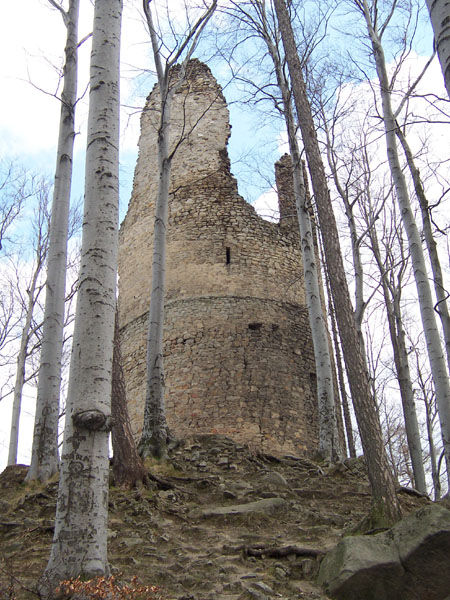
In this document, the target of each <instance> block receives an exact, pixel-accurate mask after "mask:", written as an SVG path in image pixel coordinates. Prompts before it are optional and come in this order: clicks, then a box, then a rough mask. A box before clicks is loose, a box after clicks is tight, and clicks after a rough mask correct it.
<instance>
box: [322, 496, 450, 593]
mask: <svg viewBox="0 0 450 600" xmlns="http://www.w3.org/2000/svg"><path fill="white" fill-rule="evenodd" d="M449 557H450V511H448V510H447V509H445V508H443V507H441V506H438V505H434V504H430V505H428V506H425V507H423V508H420V509H419V510H417V511H416V512H414V513H412V514H411V515H409V516H408V517H406V518H405V519H402V520H401V521H400V522H399V523H397V524H396V525H395V526H394V527H393V528H392V529H390V530H388V531H386V532H383V533H379V534H377V535H372V536H357V537H348V538H345V539H344V540H342V541H341V542H340V543H339V544H338V545H337V546H336V547H335V548H334V549H333V550H331V551H330V552H329V553H328V554H327V555H326V556H325V558H324V560H323V561H322V564H321V567H320V571H319V579H318V580H319V583H320V584H321V585H322V586H323V587H324V588H325V590H326V592H327V594H328V595H329V596H330V597H331V598H334V599H336V600H447V599H448V598H450V558H449Z"/></svg>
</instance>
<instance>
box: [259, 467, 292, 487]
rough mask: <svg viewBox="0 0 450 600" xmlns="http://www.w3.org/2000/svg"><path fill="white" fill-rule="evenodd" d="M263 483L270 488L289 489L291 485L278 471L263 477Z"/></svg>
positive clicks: (270, 472)
mask: <svg viewBox="0 0 450 600" xmlns="http://www.w3.org/2000/svg"><path fill="white" fill-rule="evenodd" d="M263 482H264V483H265V484H266V485H268V486H269V487H270V488H275V489H278V488H282V489H284V488H288V487H289V484H288V482H287V481H286V479H285V478H284V477H283V475H281V473H277V472H276V471H269V472H268V473H266V474H265V475H264V477H263Z"/></svg>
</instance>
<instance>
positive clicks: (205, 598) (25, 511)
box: [0, 435, 427, 600]
mask: <svg viewBox="0 0 450 600" xmlns="http://www.w3.org/2000/svg"><path fill="white" fill-rule="evenodd" d="M151 471H152V473H153V474H154V475H155V476H156V478H157V479H158V480H159V482H158V483H155V482H154V489H151V490H147V489H140V490H133V491H124V490H120V489H116V488H111V493H110V521H109V560H110V563H111V567H112V571H113V572H115V573H121V574H122V575H121V579H122V580H125V581H129V580H130V579H131V577H132V576H133V575H137V576H138V578H139V581H140V582H141V583H143V584H146V585H159V586H161V588H162V595H163V597H164V598H166V599H178V600H213V599H214V600H238V599H239V600H247V599H255V600H268V599H271V598H278V599H279V600H283V599H285V600H287V599H289V600H291V599H292V600H294V599H309V600H324V599H325V598H326V596H325V595H324V594H323V592H321V591H320V589H319V588H318V587H317V586H316V585H315V584H314V578H315V575H316V572H317V567H318V563H319V561H320V557H321V553H322V552H324V551H327V550H328V549H330V548H331V547H332V546H333V545H334V544H335V543H336V542H337V541H339V539H340V538H341V537H342V535H344V534H345V533H346V532H348V531H349V530H351V529H352V528H353V527H354V526H355V525H356V524H357V523H358V522H359V521H360V520H361V519H362V518H363V517H364V516H365V515H366V514H367V512H368V509H369V505H370V494H369V486H368V483H367V479H366V476H365V472H364V465H363V463H362V461H361V460H356V461H351V462H349V463H348V464H340V465H337V466H332V467H323V466H322V467H320V466H319V465H316V464H314V463H312V462H310V461H308V460H306V459H303V458H299V457H292V456H286V457H283V458H276V457H271V456H268V455H261V454H255V453H253V452H251V451H250V450H249V449H248V448H247V447H246V446H243V445H239V444H236V443H234V442H232V441H231V440H229V439H227V438H224V437H221V436H217V435H211V436H194V437H192V438H190V439H188V440H185V441H184V442H182V443H181V444H180V446H179V447H178V448H177V449H175V450H174V451H172V454H171V459H170V462H169V463H165V464H158V463H154V464H152V465H151ZM25 473H26V467H23V466H17V467H8V468H7V469H6V470H5V471H4V472H3V474H1V475H0V512H1V516H0V557H1V560H2V563H1V572H0V600H3V599H5V600H6V598H10V599H14V598H17V600H22V599H24V600H28V599H32V598H37V596H36V595H35V593H33V589H34V588H35V586H36V581H37V578H38V577H39V575H40V573H42V570H43V568H44V567H45V564H46V560H47V557H48V554H49V547H50V543H51V538H52V531H53V525H52V519H53V516H54V511H55V502H56V489H57V483H56V482H53V483H50V484H49V485H47V486H46V487H37V486H30V485H26V484H25V483H23V478H24V476H25ZM401 502H402V506H403V508H404V510H405V512H410V511H411V510H412V509H414V508H416V507H418V506H420V505H422V504H423V503H426V502H427V500H425V499H418V498H413V497H411V496H409V495H406V494H401ZM12 590H14V593H15V595H13V593H12Z"/></svg>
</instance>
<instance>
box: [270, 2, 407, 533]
mask: <svg viewBox="0 0 450 600" xmlns="http://www.w3.org/2000/svg"><path fill="white" fill-rule="evenodd" d="M274 5H275V10H276V14H277V19H278V24H279V28H280V32H281V37H282V41H283V46H284V50H285V54H286V60H287V64H288V69H289V74H290V77H291V82H292V89H293V94H294V100H295V106H296V110H297V116H298V120H299V126H300V130H301V134H302V139H303V144H304V147H305V152H306V157H307V161H308V167H309V172H310V174H311V179H312V185H313V191H314V196H315V201H316V204H317V211H318V215H319V226H320V228H321V230H322V237H323V240H324V247H325V256H326V262H327V269H328V273H329V276H330V284H331V289H332V293H333V298H334V304H335V307H336V318H337V322H338V327H339V332H340V336H341V341H342V348H343V353H344V360H345V364H346V369H347V374H348V378H349V384H350V386H351V393H352V400H353V402H354V406H355V414H356V418H357V420H358V426H359V430H360V433H361V441H362V445H363V449H364V454H365V457H366V461H367V466H368V471H369V479H370V483H371V488H372V498H373V508H372V520H373V521H374V522H377V523H382V522H384V523H390V522H393V521H395V520H397V519H398V518H399V517H400V507H399V504H398V500H397V497H396V494H395V482H394V478H393V476H392V473H391V471H390V468H389V463H388V459H387V456H386V452H385V449H384V445H383V439H382V434H381V427H380V423H379V420H378V415H377V411H376V406H375V402H374V398H373V396H372V394H371V391H370V386H369V377H368V373H367V367H366V365H365V363H364V359H363V354H362V351H361V345H360V340H359V338H358V335H357V332H356V327H355V319H354V315H353V307H352V304H351V301H350V294H349V291H348V287H347V281H346V278H345V271H344V267H343V261H342V255H341V250H340V244H339V237H338V233H337V226H336V220H335V217H334V214H333V211H332V208H331V204H330V199H329V193H328V188H327V181H326V176H325V171H324V167H323V163H322V159H321V156H320V150H319V145H318V141H317V135H316V131H315V127H314V121H313V118H312V113H311V107H310V104H309V102H308V99H307V95H306V87H305V82H304V80H303V73H302V69H301V65H300V60H299V57H298V54H297V48H296V45H295V40H294V34H293V31H292V25H291V22H290V19H289V13H288V10H287V7H286V4H285V2H284V0H274Z"/></svg>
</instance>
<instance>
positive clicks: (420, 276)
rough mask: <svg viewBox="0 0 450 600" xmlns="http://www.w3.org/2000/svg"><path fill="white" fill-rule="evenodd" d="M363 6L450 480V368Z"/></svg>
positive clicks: (384, 78)
mask: <svg viewBox="0 0 450 600" xmlns="http://www.w3.org/2000/svg"><path fill="white" fill-rule="evenodd" d="M362 6H363V9H364V18H365V21H366V25H367V30H368V33H369V37H370V41H371V45H372V52H373V56H374V60H375V65H376V69H377V75H378V79H379V83H380V94H381V102H382V107H383V121H384V128H385V139H386V151H387V157H388V162H389V168H390V171H391V175H392V180H393V182H394V187H395V192H396V196H397V202H398V206H399V208H400V213H401V216H402V221H403V227H404V229H405V233H406V236H407V239H408V246H409V251H410V254H411V262H412V266H413V272H414V279H415V282H416V289H417V296H418V300H419V308H420V315H421V319H422V326H423V330H424V336H425V340H426V344H427V352H428V357H429V361H430V368H431V373H432V376H433V382H434V386H435V391H436V402H437V406H438V412H439V420H440V424H441V433H442V439H443V444H444V450H445V456H446V462H447V477H448V478H449V479H450V385H449V378H448V372H447V366H446V362H445V358H444V353H443V350H442V344H441V339H440V336H439V331H438V328H437V324H436V317H435V312H434V304H433V298H432V295H431V289H430V284H429V280H428V273H427V268H426V264H425V258H424V254H423V249H422V240H421V238H420V234H419V230H418V228H417V224H416V221H415V218H414V212H413V210H412V207H411V202H410V199H409V194H408V187H407V184H406V179H405V176H404V174H403V171H402V168H401V165H400V159H399V155H398V149H397V138H396V133H395V132H396V129H397V128H398V124H397V122H396V120H395V118H394V112H393V110H392V104H391V93H390V87H389V79H388V75H387V70H386V60H385V57H384V50H383V46H382V44H381V40H380V37H379V35H378V33H377V31H376V30H375V28H374V25H373V23H372V20H371V16H370V11H369V7H368V5H367V2H366V0H363V3H362Z"/></svg>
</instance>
